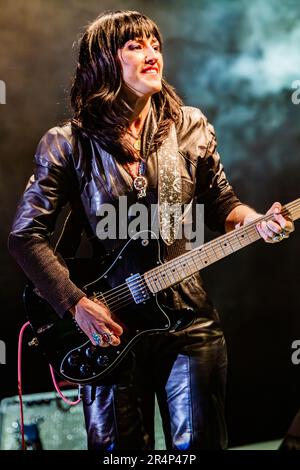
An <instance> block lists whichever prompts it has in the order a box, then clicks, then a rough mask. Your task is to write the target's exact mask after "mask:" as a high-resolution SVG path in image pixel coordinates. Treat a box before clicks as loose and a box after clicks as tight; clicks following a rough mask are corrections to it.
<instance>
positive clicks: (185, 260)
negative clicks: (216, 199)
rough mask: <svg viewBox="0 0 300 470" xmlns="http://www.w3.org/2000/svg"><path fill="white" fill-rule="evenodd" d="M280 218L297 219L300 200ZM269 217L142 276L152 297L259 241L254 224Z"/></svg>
mask: <svg viewBox="0 0 300 470" xmlns="http://www.w3.org/2000/svg"><path fill="white" fill-rule="evenodd" d="M281 214H282V215H283V216H284V217H289V218H290V219H292V220H293V221H295V220H297V219H299V218H300V199H296V200H295V201H293V202H290V203H289V204H287V205H285V206H283V207H282V210H281ZM272 218H273V215H272V214H271V215H265V216H262V217H259V218H257V219H256V220H255V221H253V222H251V223H249V224H247V225H245V226H243V227H240V228H238V229H235V230H232V231H231V232H229V233H227V234H225V235H221V236H220V237H218V238H215V239H214V240H212V241H210V242H208V243H205V244H204V245H202V246H201V247H198V248H194V249H193V250H191V251H189V252H187V253H185V254H183V255H181V256H179V257H178V258H175V259H173V260H171V261H168V262H166V263H164V264H162V265H160V266H158V267H156V268H153V269H151V270H150V271H147V272H146V273H145V274H144V280H145V282H146V284H147V286H148V288H149V290H150V291H151V292H152V293H157V292H160V291H161V290H164V289H167V288H168V287H170V286H172V285H174V284H177V283H178V282H180V281H182V280H183V279H185V278H187V277H188V276H191V275H192V274H194V273H196V272H197V271H199V270H201V269H203V268H205V267H206V266H209V265H210V264H212V263H215V262H216V261H218V260H220V259H222V258H225V256H228V255H230V254H231V253H235V252H236V251H238V250H240V249H242V248H244V247H245V246H248V245H250V244H251V243H253V242H255V241H257V240H259V239H260V238H261V237H260V235H259V233H258V231H257V229H256V224H257V223H258V222H260V221H262V220H265V221H267V220H271V219H272Z"/></svg>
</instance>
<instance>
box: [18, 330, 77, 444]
mask: <svg viewBox="0 0 300 470" xmlns="http://www.w3.org/2000/svg"><path fill="white" fill-rule="evenodd" d="M28 326H30V322H29V321H27V322H26V323H24V325H23V326H22V327H21V329H20V332H19V339H18V396H19V405H20V432H21V449H22V450H26V444H25V432H24V405H23V392H22V345H23V334H24V331H25V330H26V328H27V327H28ZM49 367H50V373H51V377H52V382H53V385H54V388H55V390H56V392H57V393H58V395H59V396H60V398H61V399H62V400H63V401H64V402H65V403H67V404H68V405H70V406H75V405H78V403H80V402H81V399H82V397H81V392H82V387H81V386H80V385H79V386H78V399H77V400H75V401H71V400H68V398H67V397H65V396H64V395H63V393H62V392H61V390H60V388H59V386H58V383H57V381H56V378H55V372H54V370H53V368H52V366H51V365H50V364H49Z"/></svg>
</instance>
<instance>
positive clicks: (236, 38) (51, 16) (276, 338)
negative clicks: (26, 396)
mask: <svg viewBox="0 0 300 470" xmlns="http://www.w3.org/2000/svg"><path fill="white" fill-rule="evenodd" d="M108 8H109V9H119V8H123V9H124V8H129V9H133V8H135V9H139V10H140V11H142V12H144V13H146V14H149V15H150V16H151V17H152V18H153V19H154V20H156V21H157V23H158V24H159V26H160V27H161V30H162V32H163V35H164V38H165V74H166V77H167V79H168V80H169V81H170V82H171V83H172V84H173V85H174V86H175V87H176V89H177V91H178V92H179V94H181V96H182V97H183V98H184V100H185V102H186V104H190V105H194V106H198V107H200V108H201V109H202V110H203V112H204V113H205V114H206V115H207V116H208V117H209V119H210V120H211V121H212V122H213V124H214V125H215V128H216V131H217V134H218V138H219V150H220V153H221V155H222V159H223V163H224V165H225V168H226V172H227V176H228V178H229V179H230V181H231V183H232V184H233V186H234V188H235V189H236V192H237V193H238V195H239V196H240V198H241V199H242V200H244V201H245V202H246V203H248V204H250V205H252V206H254V207H255V208H256V209H258V210H260V211H265V210H266V209H267V208H268V207H269V206H270V205H271V204H272V203H273V202H274V201H275V200H279V201H282V202H283V203H284V202H289V201H290V200H293V199H295V198H297V197H299V196H300V184H299V183H300V161H299V148H300V139H299V137H300V133H299V116H300V105H296V104H293V103H292V99H291V96H292V92H293V90H292V82H293V81H294V80H297V79H300V55H299V40H300V21H299V20H300V4H299V2H298V1H297V0H295V1H292V0H287V1H285V2H282V1H281V0H269V1H268V2H261V1H259V0H253V1H250V0H249V1H248V0H239V1H234V0H213V1H209V0H199V1H197V0H194V1H192V0H190V1H170V0H166V1H164V2H159V1H156V0H151V1H148V0H144V1H112V0H111V1H103V0H101V1H99V0H88V1H86V2H84V1H82V0H65V1H63V2H62V1H58V0H50V1H47V2H45V1H42V0H31V1H30V2H26V1H24V0H14V1H13V2H11V1H9V0H2V2H1V13H0V44H1V56H0V80H3V81H4V82H5V83H6V104H1V105H0V120H1V124H0V149H1V153H0V155H1V160H0V161H1V176H0V191H1V258H0V266H1V285H0V289H1V327H0V328H1V329H0V340H2V341H5V343H6V347H7V363H6V365H0V373H1V375H0V379H1V392H0V393H1V397H5V396H9V395H14V394H16V392H17V384H16V346H17V334H18V330H19V328H20V326H21V325H22V323H23V322H24V317H23V308H22V301H21V292H22V287H23V284H24V277H23V275H22V273H21V272H20V270H19V269H18V267H17V266H16V265H15V263H14V261H13V260H12V259H10V257H9V255H8V253H7V250H6V239H7V233H8V231H9V227H10V224H11V221H12V217H13V214H14V210H15V207H16V204H17V200H18V198H19V196H20V194H21V193H22V191H23V188H24V185H25V183H26V181H27V179H28V177H29V176H30V174H31V171H32V167H33V154H34V151H35V148H36V145H37V143H38V140H39V139H40V137H41V136H42V134H43V133H44V132H45V131H46V130H47V129H48V128H50V127H52V126H54V125H56V124H57V123H59V122H60V121H62V120H64V119H65V118H67V117H68V116H69V108H68V91H67V90H68V88H69V84H70V80H71V76H72V73H73V70H74V64H75V57H76V56H75V52H74V51H73V50H72V44H73V42H74V40H75V39H76V37H78V34H79V32H80V30H81V27H82V26H83V25H85V24H86V23H87V22H88V21H90V20H92V19H93V18H94V17H95V16H97V14H98V13H100V12H101V11H103V10H105V9H108ZM208 236H211V234H209V235H208ZM299 242H300V230H299V226H298V232H296V233H295V234H293V236H292V237H291V238H290V240H288V242H286V243H282V244H280V245H276V246H269V245H266V244H264V243H263V242H258V243H257V244H255V245H254V246H251V247H249V248H247V249H245V250H244V251H243V252H240V253H238V254H236V255H233V256H231V257H229V258H227V259H226V260H224V261H223V262H221V263H219V264H216V265H214V266H212V267H210V268H208V269H207V270H206V271H205V272H204V273H203V275H204V278H205V280H206V283H207V287H208V290H209V291H210V294H211V296H212V298H213V299H214V301H215V304H216V306H217V308H218V310H219V312H220V316H221V319H222V323H223V326H224V330H225V334H226V339H227V343H228V353H229V360H230V368H229V375H228V393H227V421H228V425H229V438H230V444H231V445H235V444H241V443H244V442H250V441H257V440H263V439H272V438H276V437H280V436H282V435H283V434H284V432H285V431H286V429H287V427H288V425H289V423H290V421H291V419H292V418H293V416H294V414H295V413H296V411H297V410H298V408H299V407H300V393H299V387H300V381H299V373H300V365H299V366H296V365H293V364H292V362H291V353H292V349H291V344H292V341H294V340H295V339H300V320H299V314H300V289H299V274H300V267H299V263H298V256H299ZM49 389H52V385H51V383H50V380H49V377H48V369H47V366H46V364H45V363H43V362H42V360H41V359H39V358H38V357H37V355H36V354H33V353H32V352H30V351H29V350H28V349H27V348H25V355H24V392H26V393H30V392H36V391H41V390H49Z"/></svg>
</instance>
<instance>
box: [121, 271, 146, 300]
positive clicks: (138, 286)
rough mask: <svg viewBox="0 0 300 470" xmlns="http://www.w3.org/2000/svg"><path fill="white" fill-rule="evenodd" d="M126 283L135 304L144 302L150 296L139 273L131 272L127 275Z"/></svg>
mask: <svg viewBox="0 0 300 470" xmlns="http://www.w3.org/2000/svg"><path fill="white" fill-rule="evenodd" d="M126 284H127V286H128V288H129V290H130V293H131V295H132V297H133V300H134V301H135V303H136V304H140V303H142V302H146V300H148V299H149V298H150V293H149V289H148V287H147V285H146V283H145V281H144V279H143V278H142V276H141V275H140V274H133V275H132V276H130V277H128V278H127V279H126Z"/></svg>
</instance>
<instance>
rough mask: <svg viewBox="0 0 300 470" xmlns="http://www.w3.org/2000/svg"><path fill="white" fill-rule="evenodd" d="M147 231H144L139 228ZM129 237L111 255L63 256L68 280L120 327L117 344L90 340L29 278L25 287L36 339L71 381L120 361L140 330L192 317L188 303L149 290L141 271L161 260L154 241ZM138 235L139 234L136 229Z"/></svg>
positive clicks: (167, 327) (169, 326) (171, 326)
mask: <svg viewBox="0 0 300 470" xmlns="http://www.w3.org/2000/svg"><path fill="white" fill-rule="evenodd" d="M145 232H147V231H145ZM145 232H140V233H143V237H144V238H143V239H140V238H136V237H135V238H136V239H130V240H129V241H128V242H127V243H126V244H125V245H124V247H123V248H122V249H121V250H119V251H118V253H117V254H116V255H115V256H114V257H113V258H111V259H110V258H105V259H102V260H91V259H80V258H74V259H68V260H65V261H66V264H67V265H68V268H69V271H70V277H71V279H72V280H73V282H74V283H75V284H76V285H77V286H78V287H80V288H81V289H82V290H83V291H84V292H85V293H86V295H87V296H88V297H89V298H92V299H93V298H95V297H96V298H98V299H99V300H101V301H103V302H104V303H106V305H107V306H108V307H109V308H110V311H111V312H112V317H113V318H114V320H115V321H116V322H117V323H119V324H120V325H122V327H123V330H124V333H123V334H122V336H121V337H120V339H121V344H120V345H119V346H117V347H116V346H108V347H106V348H101V347H99V346H93V345H92V343H91V342H90V341H89V339H88V338H87V336H86V335H85V334H84V333H83V331H82V330H81V329H80V328H79V326H78V325H77V323H76V321H75V319H74V318H73V316H72V315H71V314H70V313H69V312H66V314H65V316H64V318H63V319H61V318H60V317H59V316H58V315H57V313H56V312H55V311H54V310H53V309H52V307H51V306H50V305H49V304H48V303H47V302H46V300H45V299H43V298H42V297H41V296H40V295H38V292H37V291H36V289H35V288H34V286H32V285H31V284H28V285H27V286H26V287H25V291H24V303H25V308H26V313H27V317H28V320H29V321H30V324H31V326H32V329H33V331H34V333H35V336H36V338H37V340H38V344H39V346H40V348H41V350H42V352H43V353H44V355H45V356H46V358H47V360H48V361H49V363H50V364H51V365H52V367H53V368H54V370H55V371H56V372H57V373H58V374H59V375H60V376H61V377H62V378H63V379H65V380H68V381H70V382H75V383H81V384H85V383H92V382H94V381H97V382H99V381H101V379H102V378H103V377H105V376H107V375H108V374H109V373H110V372H111V371H113V370H114V369H115V367H116V366H117V365H118V364H119V363H120V362H121V361H122V359H123V358H124V357H125V355H126V354H127V353H128V352H129V351H130V349H131V348H132V346H133V345H134V344H135V343H136V341H137V340H138V339H139V338H140V337H141V336H142V335H145V334H155V333H159V332H166V331H176V330H178V329H181V328H184V327H186V326H187V325H188V324H190V323H191V322H192V320H193V318H194V315H193V311H192V310H191V309H184V310H183V311H174V310H172V309H170V308H168V307H167V306H166V305H164V304H163V292H161V293H159V294H152V293H151V292H150V290H149V289H148V287H147V285H146V283H145V281H144V278H143V273H144V272H146V271H148V270H151V269H152V268H154V267H156V266H157V265H158V264H161V260H160V246H159V241H158V240H156V239H150V237H151V233H150V232H148V233H147V234H146V235H147V236H148V237H149V238H148V239H145ZM137 236H139V234H138V235H137Z"/></svg>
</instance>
